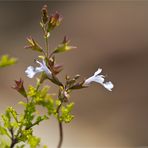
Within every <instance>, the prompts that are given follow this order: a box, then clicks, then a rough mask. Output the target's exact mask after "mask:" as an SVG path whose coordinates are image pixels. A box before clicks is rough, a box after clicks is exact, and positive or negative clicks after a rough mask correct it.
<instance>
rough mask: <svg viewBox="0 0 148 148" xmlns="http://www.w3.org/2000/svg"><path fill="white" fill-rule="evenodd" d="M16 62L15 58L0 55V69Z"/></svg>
mask: <svg viewBox="0 0 148 148" xmlns="http://www.w3.org/2000/svg"><path fill="white" fill-rule="evenodd" d="M16 61H17V59H16V58H11V57H9V56H8V55H2V56H1V58H0V68H1V67H6V66H10V65H13V64H15V63H16Z"/></svg>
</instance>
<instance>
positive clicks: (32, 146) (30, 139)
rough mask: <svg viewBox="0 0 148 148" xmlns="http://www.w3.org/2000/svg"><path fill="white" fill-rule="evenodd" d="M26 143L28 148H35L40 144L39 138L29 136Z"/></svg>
mask: <svg viewBox="0 0 148 148" xmlns="http://www.w3.org/2000/svg"><path fill="white" fill-rule="evenodd" d="M28 143H29V144H30V148H36V147H37V146H38V145H39V144H40V138H38V137H35V136H31V135H30V136H28Z"/></svg>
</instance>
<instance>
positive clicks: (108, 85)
mask: <svg viewBox="0 0 148 148" xmlns="http://www.w3.org/2000/svg"><path fill="white" fill-rule="evenodd" d="M103 86H104V87H105V88H106V89H108V90H109V91H112V88H113V87H114V85H113V83H112V82H111V81H109V82H105V83H103Z"/></svg>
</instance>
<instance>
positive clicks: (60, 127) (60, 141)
mask: <svg viewBox="0 0 148 148" xmlns="http://www.w3.org/2000/svg"><path fill="white" fill-rule="evenodd" d="M59 135H60V139H59V144H58V147H57V148H61V146H62V143H63V126H62V122H60V121H59Z"/></svg>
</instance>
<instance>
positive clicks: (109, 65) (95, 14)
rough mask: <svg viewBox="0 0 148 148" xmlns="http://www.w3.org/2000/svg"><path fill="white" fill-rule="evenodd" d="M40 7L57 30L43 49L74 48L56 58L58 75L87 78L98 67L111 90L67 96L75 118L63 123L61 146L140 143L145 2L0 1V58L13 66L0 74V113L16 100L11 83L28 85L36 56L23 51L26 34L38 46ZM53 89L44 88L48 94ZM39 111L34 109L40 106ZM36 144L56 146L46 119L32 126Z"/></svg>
mask: <svg viewBox="0 0 148 148" xmlns="http://www.w3.org/2000/svg"><path fill="white" fill-rule="evenodd" d="M44 4H47V5H48V7H49V13H53V12H55V11H58V12H60V13H61V14H62V15H63V16H64V20H63V22H62V25H61V26H60V27H58V28H57V29H55V31H54V33H53V34H52V36H51V38H50V48H53V47H55V46H56V45H57V44H58V43H60V42H61V41H62V40H63V37H64V35H67V36H68V37H69V38H70V39H71V44H72V45H75V46H77V47H78V48H77V49H76V50H73V51H71V52H67V53H64V54H61V55H58V56H57V61H58V62H60V63H62V64H63V65H64V66H65V69H64V71H63V72H62V74H61V75H60V76H59V77H60V78H61V79H63V80H64V76H65V74H69V75H70V76H74V75H75V74H81V76H82V77H85V78H87V77H89V76H91V75H92V74H93V73H94V72H95V71H96V70H97V69H98V67H101V68H103V74H105V75H107V79H108V80H111V81H112V82H113V83H114V85H115V88H114V89H113V91H112V92H109V91H107V90H106V89H105V88H103V87H102V86H101V85H98V84H94V85H91V87H89V88H88V89H87V90H86V89H84V90H80V91H77V92H74V93H73V94H72V97H71V100H72V101H74V102H75V107H74V110H73V113H74V115H75V119H74V120H73V121H72V122H71V124H65V125H64V143H63V148H84V147H85V148H98V147H101V148H103V147H105V148H107V147H108V148H110V147H113V148H116V147H117V148H119V147H141V146H148V86H147V85H148V78H147V76H148V65H147V64H148V1H98V2H95V1H92V2H91V1H87V2H85V1H81V2H78V1H77V2H74V1H73V2H72V1H71V2H68V1H67V2H66V1H65V2H62V1H61V2H60V1H59V2H54V1H53V2H49V1H48V2H45V1H44V2H39V1H38V2H27V1H26V2H4V1H3V2H2V1H1V2H0V55H2V54H9V55H11V56H15V57H17V58H18V59H19V62H18V63H17V64H16V65H13V66H10V67H7V68H3V69H1V70H0V100H1V101H0V112H1V113H3V112H4V110H5V108H6V107H7V106H14V107H15V108H17V110H18V111H21V110H22V108H21V107H20V105H18V104H17V102H18V101H20V100H23V98H22V97H21V96H20V95H19V94H18V93H17V92H16V91H14V90H13V89H11V86H12V85H13V84H14V80H16V79H19V78H20V77H21V78H22V79H23V80H24V81H25V86H26V87H27V86H28V84H35V79H33V80H32V79H29V78H27V77H26V75H25V73H24V71H25V69H26V67H27V66H28V65H34V64H33V61H34V59H35V58H36V57H37V54H36V53H35V52H33V51H31V50H29V49H24V46H25V45H26V43H27V42H26V37H28V36H30V35H31V36H32V37H34V38H35V39H36V40H38V41H39V42H40V43H44V42H43V39H42V38H41V35H42V31H41V29H40V26H39V21H40V10H41V8H42V6H43V5H44ZM55 91H57V88H56V87H52V88H51V93H53V92H55ZM40 110H41V111H42V109H40ZM35 134H36V135H38V136H39V137H41V138H42V143H43V144H47V145H48V146H49V147H52V148H54V147H56V146H57V143H58V140H59V135H58V123H57V122H56V121H55V119H53V118H51V120H50V121H46V122H44V123H42V124H41V125H40V126H37V127H36V128H35Z"/></svg>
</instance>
